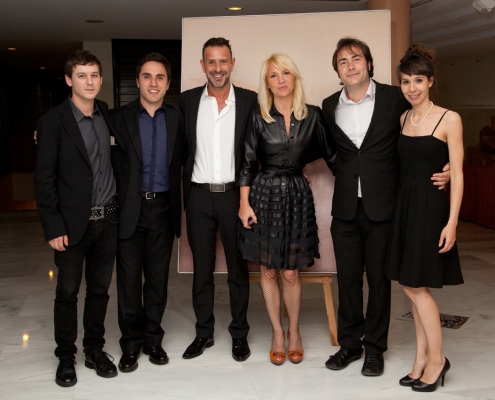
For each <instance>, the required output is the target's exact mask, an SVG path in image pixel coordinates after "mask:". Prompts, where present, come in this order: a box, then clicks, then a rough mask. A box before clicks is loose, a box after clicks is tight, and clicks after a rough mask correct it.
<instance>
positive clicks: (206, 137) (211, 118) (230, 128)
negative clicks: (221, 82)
mask: <svg viewBox="0 0 495 400" xmlns="http://www.w3.org/2000/svg"><path fill="white" fill-rule="evenodd" d="M225 104H226V106H225V107H224V108H223V109H222V111H220V113H219V112H218V105H217V100H216V99H215V97H212V96H209V95H208V86H205V89H204V91H203V93H202V95H201V99H200V102H199V110H198V122H197V126H196V144H197V147H196V156H195V163H194V169H193V174H192V181H193V182H196V183H229V182H234V181H235V154H234V139H235V93H234V87H233V86H232V84H230V92H229V97H228V98H227V100H225Z"/></svg>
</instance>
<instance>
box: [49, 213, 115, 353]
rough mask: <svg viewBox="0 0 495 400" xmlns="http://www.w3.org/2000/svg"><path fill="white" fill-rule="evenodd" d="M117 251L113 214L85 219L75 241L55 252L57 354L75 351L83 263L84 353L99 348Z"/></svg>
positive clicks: (100, 347) (103, 332) (102, 339)
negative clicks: (78, 237) (62, 249)
mask: <svg viewBox="0 0 495 400" xmlns="http://www.w3.org/2000/svg"><path fill="white" fill-rule="evenodd" d="M116 250H117V213H114V214H111V215H109V216H107V217H105V218H103V219H99V220H95V221H89V223H88V227H87V228H86V232H85V233H84V235H83V237H82V239H81V240H80V242H79V243H77V244H76V245H74V246H67V247H66V248H65V251H55V257H54V258H55V265H56V266H57V268H58V274H57V289H56V294H55V309H54V320H55V342H56V343H57V348H56V349H55V355H56V356H57V357H62V356H71V355H74V354H76V353H77V347H76V345H75V342H76V338H77V295H78V293H79V287H80V286H81V280H82V274H83V262H84V261H85V262H86V265H85V278H86V299H85V301H84V317H83V326H84V338H83V348H84V352H85V353H87V354H90V353H92V352H94V351H100V350H101V349H103V345H104V344H105V339H104V338H103V336H104V334H105V325H104V322H105V315H106V312H107V304H108V298H109V296H108V287H109V286H110V282H111V280H112V271H113V264H114V261H115V252H116Z"/></svg>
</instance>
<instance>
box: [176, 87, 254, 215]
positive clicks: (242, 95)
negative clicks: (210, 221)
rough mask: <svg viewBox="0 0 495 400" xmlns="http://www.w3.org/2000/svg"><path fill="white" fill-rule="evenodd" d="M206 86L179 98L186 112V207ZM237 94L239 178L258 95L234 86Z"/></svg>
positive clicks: (236, 159) (236, 147) (237, 175)
mask: <svg viewBox="0 0 495 400" xmlns="http://www.w3.org/2000/svg"><path fill="white" fill-rule="evenodd" d="M204 88H205V86H199V87H197V88H194V89H190V90H187V91H185V92H183V93H181V95H180V98H179V104H180V109H181V110H182V112H183V114H184V120H185V127H186V134H185V137H186V146H185V147H186V148H185V152H184V153H185V154H184V155H185V161H184V172H183V183H182V184H183V190H184V207H185V206H186V205H187V200H188V198H189V191H190V190H191V178H192V173H193V169H194V162H195V156H196V125H197V122H198V110H199V101H200V98H201V94H202V93H203V90H204ZM234 94H235V140H234V152H235V179H236V181H237V179H238V178H239V172H240V170H241V163H242V158H243V153H244V136H245V132H246V124H247V121H248V118H249V115H250V114H251V111H252V110H253V109H255V108H256V107H257V104H258V95H257V94H256V92H253V91H252V90H247V89H242V88H239V87H236V86H234Z"/></svg>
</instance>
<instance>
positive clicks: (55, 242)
mask: <svg viewBox="0 0 495 400" xmlns="http://www.w3.org/2000/svg"><path fill="white" fill-rule="evenodd" d="M48 244H49V245H50V247H52V248H53V249H55V250H57V251H65V246H68V245H69V238H68V237H67V235H64V236H59V237H58V238H55V239H52V240H49V241H48Z"/></svg>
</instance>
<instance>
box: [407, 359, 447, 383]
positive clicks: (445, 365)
mask: <svg viewBox="0 0 495 400" xmlns="http://www.w3.org/2000/svg"><path fill="white" fill-rule="evenodd" d="M449 369H450V362H449V359H448V358H447V357H445V364H444V365H443V368H442V371H441V372H440V375H439V376H438V379H437V380H436V381H435V382H433V383H424V382H422V381H421V380H418V381H416V382H414V383H413V384H412V390H414V391H415V392H434V391H435V390H437V386H438V382H439V381H440V378H441V379H442V386H443V384H444V381H445V375H446V374H447V372H449Z"/></svg>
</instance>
